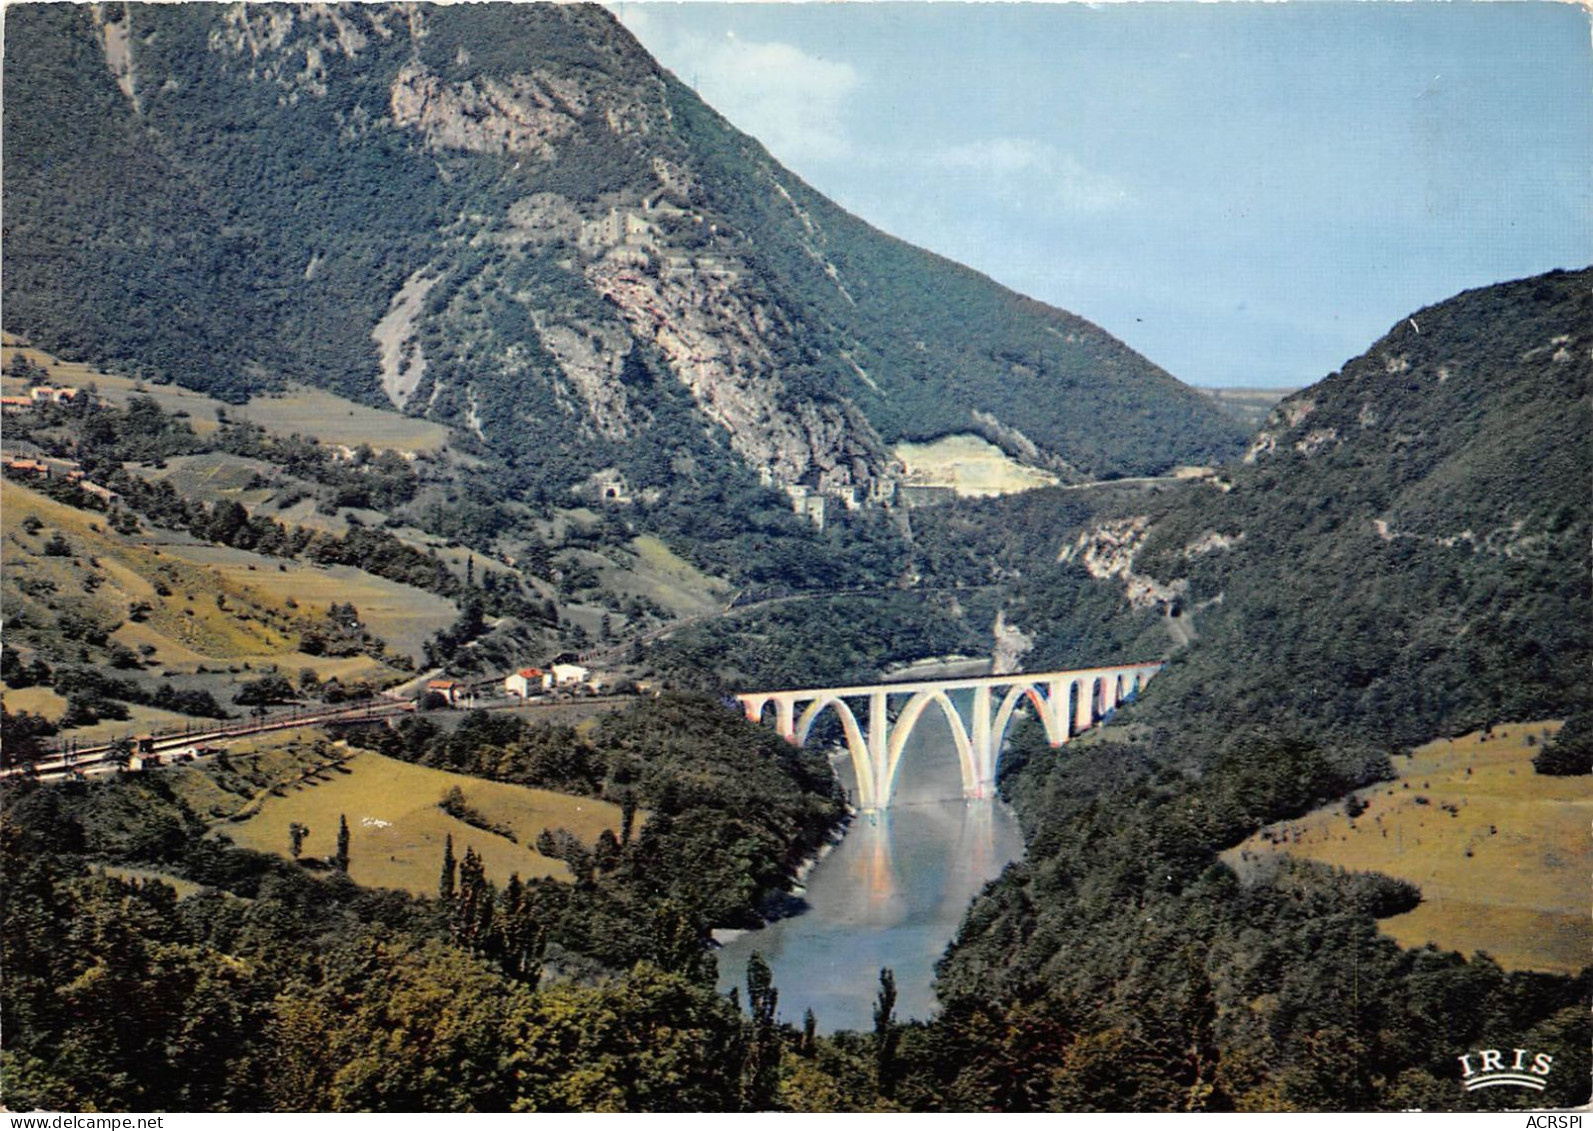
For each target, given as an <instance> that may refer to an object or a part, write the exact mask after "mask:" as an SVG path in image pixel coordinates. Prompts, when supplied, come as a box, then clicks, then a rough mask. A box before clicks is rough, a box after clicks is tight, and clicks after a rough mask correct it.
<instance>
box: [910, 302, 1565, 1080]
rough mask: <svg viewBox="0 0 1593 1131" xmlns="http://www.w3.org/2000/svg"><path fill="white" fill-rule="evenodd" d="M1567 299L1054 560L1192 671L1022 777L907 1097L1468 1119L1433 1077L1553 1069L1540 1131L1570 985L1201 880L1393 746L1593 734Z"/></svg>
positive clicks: (1307, 898) (1425, 317)
mask: <svg viewBox="0 0 1593 1131" xmlns="http://www.w3.org/2000/svg"><path fill="white" fill-rule="evenodd" d="M1590 283H1593V272H1589V271H1581V272H1577V273H1564V272H1556V273H1554V274H1551V275H1548V276H1543V277H1540V278H1536V279H1528V280H1524V281H1521V282H1515V283H1510V284H1505V285H1501V286H1496V287H1489V288H1484V289H1482V290H1478V291H1472V292H1468V293H1466V294H1462V295H1460V296H1458V297H1456V298H1454V299H1451V300H1449V301H1447V302H1444V303H1441V304H1439V305H1437V306H1434V307H1432V308H1430V309H1427V310H1423V311H1419V312H1417V313H1416V314H1415V315H1413V316H1412V317H1411V318H1409V319H1405V320H1402V321H1401V323H1400V324H1399V325H1398V326H1396V327H1395V328H1394V329H1393V330H1392V331H1391V332H1390V333H1389V334H1388V335H1387V336H1386V337H1384V338H1383V339H1382V340H1381V341H1379V342H1378V343H1377V344H1376V345H1374V346H1373V347H1372V349H1371V350H1369V351H1368V352H1367V353H1366V354H1365V355H1363V356H1362V357H1360V358H1358V359H1356V360H1355V361H1353V362H1351V363H1350V364H1349V365H1347V366H1346V367H1345V369H1344V371H1343V372H1342V373H1337V374H1334V375H1332V376H1331V377H1329V378H1328V379H1326V380H1325V381H1323V382H1321V383H1319V384H1318V385H1316V386H1313V387H1312V388H1309V389H1306V390H1303V391H1302V392H1300V393H1299V394H1296V395H1295V396H1293V397H1291V398H1290V399H1289V400H1287V401H1286V402H1284V403H1283V404H1282V405H1281V406H1280V407H1279V409H1278V410H1277V412H1276V413H1275V414H1274V416H1273V417H1272V419H1271V420H1270V421H1269V424H1268V426H1267V428H1266V429H1264V430H1263V431H1262V432H1261V433H1260V434H1259V435H1258V437H1257V441H1256V444H1255V445H1254V447H1253V449H1252V451H1251V453H1250V455H1249V456H1248V457H1247V458H1246V461H1245V462H1244V463H1241V464H1239V465H1236V466H1233V467H1230V468H1226V469H1224V472H1223V477H1222V478H1220V479H1219V480H1218V481H1217V482H1216V483H1214V484H1212V485H1208V486H1204V487H1200V488H1198V489H1196V490H1193V491H1191V492H1186V493H1184V494H1182V495H1181V496H1177V497H1174V498H1173V499H1172V501H1170V502H1165V503H1164V504H1163V505H1162V507H1161V509H1160V510H1159V512H1158V513H1157V514H1155V515H1133V514H1124V515H1123V516H1121V517H1120V518H1116V519H1111V520H1106V521H1103V522H1102V523H1100V524H1099V525H1098V526H1097V528H1096V529H1095V530H1094V531H1093V532H1089V531H1087V532H1086V533H1085V534H1083V535H1081V536H1080V538H1079V541H1078V543H1077V544H1075V546H1073V547H1070V550H1069V556H1070V557H1071V558H1072V559H1073V561H1074V562H1076V563H1078V566H1077V568H1078V569H1081V570H1082V569H1084V568H1086V564H1085V563H1088V568H1090V569H1093V570H1095V571H1096V572H1097V573H1100V574H1102V575H1106V576H1110V577H1112V578H1114V579H1115V580H1116V581H1117V582H1118V583H1119V584H1125V585H1127V584H1129V583H1131V582H1132V583H1137V584H1139V585H1140V586H1141V587H1142V589H1143V587H1144V586H1145V585H1147V584H1149V585H1150V586H1151V587H1152V588H1153V589H1154V590H1155V591H1157V592H1159V593H1160V594H1161V595H1162V596H1163V598H1164V599H1165V601H1166V602H1167V603H1168V604H1171V605H1175V606H1177V607H1178V608H1179V609H1180V611H1181V615H1182V616H1185V617H1188V616H1191V615H1192V616H1193V618H1194V622H1195V625H1196V628H1197V631H1198V634H1199V639H1198V640H1197V641H1196V642H1195V643H1194V644H1193V645H1191V646H1190V647H1189V648H1188V649H1187V650H1185V651H1184V652H1182V653H1181V654H1180V655H1178V656H1177V657H1176V658H1175V659H1174V661H1173V663H1172V664H1171V665H1170V666H1169V667H1168V668H1167V670H1166V671H1165V672H1164V673H1163V674H1162V675H1161V676H1160V678H1159V679H1158V680H1157V681H1156V682H1155V683H1154V684H1152V685H1151V688H1150V691H1149V693H1148V694H1147V695H1146V696H1145V698H1144V699H1143V700H1142V701H1141V702H1140V703H1139V704H1137V705H1135V706H1134V707H1133V708H1132V709H1130V710H1128V711H1125V712H1123V713H1122V715H1121V721H1122V722H1123V723H1125V724H1126V725H1127V726H1128V727H1129V728H1130V729H1129V730H1126V731H1118V732H1117V733H1118V735H1119V736H1120V737H1119V740H1117V741H1104V742H1096V743H1088V742H1085V743H1080V744H1078V745H1076V746H1070V747H1069V748H1068V750H1067V755H1066V756H1065V757H1060V758H1059V757H1056V756H1054V755H1053V754H1051V753H1050V752H1048V751H1046V750H1045V748H1044V745H1043V742H1038V743H1037V742H1035V736H1032V735H1031V736H1029V738H1027V739H1025V740H1023V741H1022V742H1021V743H1020V744H1019V749H1018V751H1017V756H1016V757H1015V758H1014V759H1013V765H1014V767H1017V766H1018V765H1020V764H1021V765H1022V769H1021V770H1020V771H1018V772H1017V773H1015V775H1013V777H1012V779H1011V780H1010V783H1009V784H1010V790H1011V793H1012V796H1013V798H1014V800H1015V803H1016V804H1017V805H1018V807H1019V811H1020V814H1021V815H1022V817H1023V820H1024V824H1025V828H1026V835H1027V837H1028V856H1027V858H1026V860H1025V861H1024V862H1023V864H1022V865H1020V866H1016V867H1014V868H1013V869H1010V870H1009V872H1008V874H1007V875H1006V876H1005V877H1004V879H1003V880H1002V881H1001V882H1000V883H998V884H997V885H995V886H994V887H993V888H992V889H991V890H990V892H989V893H987V895H986V896H985V897H983V898H982V899H980V900H979V901H978V902H977V903H976V904H975V906H974V908H973V909H972V911H971V912H970V915H969V918H968V920H967V921H966V924H965V927H964V930H963V932H962V935H961V937H960V939H959V941H958V943H957V944H955V946H954V947H953V950H952V952H951V953H950V955H949V957H948V959H947V960H946V962H945V965H944V967H943V976H942V982H941V992H942V995H943V997H944V998H945V999H946V1000H947V1003H948V1004H947V1012H946V1017H945V1019H944V1021H943V1022H942V1023H941V1024H940V1025H938V1026H936V1027H935V1030H936V1036H937V1039H938V1040H939V1041H942V1042H946V1044H943V1045H940V1046H937V1052H936V1054H935V1058H934V1063H935V1064H937V1065H939V1066H941V1067H940V1068H939V1070H938V1073H936V1074H932V1075H933V1076H934V1078H933V1082H932V1083H931V1082H929V1081H926V1082H925V1083H924V1085H923V1086H925V1087H926V1088H928V1089H930V1090H931V1091H933V1092H935V1093H936V1094H939V1095H942V1096H947V1095H949V1096H951V1097H954V1100H953V1102H954V1103H958V1104H968V1105H970V1106H984V1105H986V1104H990V1105H993V1106H1005V1107H1011V1106H1035V1107H1047V1106H1059V1107H1062V1108H1076V1107H1105V1108H1109V1109H1110V1108H1113V1107H1144V1108H1186V1107H1192V1108H1210V1107H1215V1108H1227V1107H1240V1108H1258V1109H1259V1108H1268V1109H1277V1108H1288V1107H1296V1108H1301V1109H1308V1110H1309V1109H1314V1108H1341V1107H1344V1108H1351V1109H1354V1108H1371V1107H1383V1108H1412V1107H1420V1108H1426V1109H1434V1108H1457V1107H1465V1106H1475V1105H1477V1104H1483V1105H1487V1104H1504V1105H1507V1106H1508V1105H1509V1104H1511V1103H1513V1102H1515V1100H1514V1098H1513V1097H1508V1096H1503V1097H1502V1096H1499V1095H1497V1094H1495V1095H1493V1096H1489V1097H1486V1098H1478V1097H1472V1096H1468V1095H1467V1094H1466V1093H1464V1092H1463V1091H1462V1090H1461V1089H1460V1087H1459V1084H1458V1080H1457V1077H1458V1073H1459V1068H1458V1067H1457V1061H1456V1059H1455V1058H1456V1056H1458V1055H1459V1053H1462V1052H1465V1051H1466V1050H1467V1049H1468V1048H1473V1047H1477V1048H1481V1047H1495V1046H1497V1047H1532V1048H1536V1047H1538V1046H1540V1045H1541V1046H1544V1047H1547V1046H1549V1045H1553V1046H1554V1048H1555V1049H1556V1051H1557V1053H1558V1054H1559V1059H1558V1060H1557V1064H1558V1065H1559V1067H1560V1068H1563V1069H1564V1075H1563V1076H1560V1077H1559V1078H1558V1079H1556V1080H1555V1081H1554V1082H1553V1083H1552V1084H1551V1085H1550V1092H1546V1093H1545V1095H1544V1099H1543V1102H1547V1103H1550V1104H1556V1105H1560V1104H1564V1105H1570V1104H1576V1103H1581V1102H1584V1101H1585V1100H1586V1098H1587V1073H1588V1061H1587V1050H1588V1047H1589V1043H1590V1041H1589V1036H1590V1034H1589V1029H1588V1014H1587V1006H1588V1000H1589V990H1590V983H1589V976H1590V975H1589V972H1588V971H1584V972H1583V975H1582V976H1581V977H1580V978H1577V979H1567V978H1558V977H1553V976H1550V975H1539V974H1528V973H1516V974H1506V973H1504V972H1502V971H1501V970H1500V969H1499V968H1498V967H1497V966H1496V965H1495V964H1494V963H1493V962H1492V961H1491V960H1489V959H1488V958H1486V957H1485V956H1476V957H1473V958H1472V959H1471V960H1469V961H1467V960H1464V959H1462V958H1461V956H1459V955H1453V954H1448V955H1446V954H1442V953H1439V952H1438V951H1436V950H1434V949H1432V948H1428V949H1426V950H1423V951H1416V952H1409V951H1401V950H1400V949H1399V948H1398V947H1396V946H1395V945H1394V944H1393V943H1392V942H1391V941H1389V940H1388V939H1386V938H1383V937H1380V936H1379V935H1378V934H1377V930H1376V926H1375V923H1374V921H1373V920H1374V916H1381V915H1387V914H1392V913H1394V912H1396V911H1399V910H1402V909H1404V908H1408V907H1409V906H1410V905H1411V902H1412V901H1413V900H1414V899H1415V898H1416V897H1417V896H1416V893H1415V891H1414V889H1411V888H1409V887H1408V886H1406V885H1403V884H1398V883H1395V882H1393V881H1389V880H1386V879H1383V878H1376V877H1359V878H1356V877H1347V876H1345V875H1343V874H1342V873H1339V874H1334V873H1332V872H1330V871H1327V870H1325V869H1321V868H1318V867H1316V866H1310V865H1305V864H1299V865H1294V866H1290V867H1287V868H1285V869H1283V870H1282V871H1280V872H1278V873H1277V874H1276V875H1274V876H1272V877H1271V878H1270V879H1262V880H1259V881H1255V882H1252V883H1249V884H1247V885H1241V884H1240V883H1239V882H1238V880H1237V879H1236V877H1235V876H1234V874H1233V873H1232V872H1230V871H1229V870H1228V869H1227V868H1226V867H1224V866H1222V865H1220V864H1219V863H1218V861H1217V855H1216V854H1217V852H1218V851H1219V850H1221V849H1222V848H1224V847H1227V846H1228V845H1231V844H1235V843H1237V842H1238V840H1239V839H1241V838H1242V837H1243V836H1244V835H1246V834H1247V833H1248V832H1250V831H1252V830H1253V829H1255V828H1257V827H1259V826H1260V825H1261V824H1263V823H1266V822H1268V821H1271V820H1274V819H1277V818H1280V817H1283V816H1288V815H1292V814H1297V813H1301V812H1303V811H1305V810H1306V809H1308V808H1309V807H1311V806H1312V805H1314V804H1317V803H1320V802H1322V801H1324V800H1327V799H1330V798H1333V797H1336V796H1339V795H1341V794H1343V793H1344V792H1346V791H1347V789H1348V788H1350V787H1351V786H1352V785H1353V784H1356V783H1360V782H1364V781H1367V780H1372V779H1374V778H1375V777H1376V776H1378V775H1379V774H1381V773H1384V772H1386V770H1385V768H1384V767H1385V765H1386V763H1385V762H1384V759H1385V758H1386V757H1387V756H1388V752H1390V751H1397V750H1399V749H1401V748H1402V747H1406V746H1408V745H1409V744H1412V743H1414V742H1416V741H1417V740H1420V739H1425V738H1429V737H1432V736H1434V735H1440V734H1455V733H1459V732H1461V731H1464V730H1467V729H1469V728H1472V727H1475V726H1478V725H1481V724H1483V723H1486V722H1489V721H1493V720H1520V719H1527V718H1545V717H1554V716H1560V717H1563V716H1565V715H1569V714H1573V713H1575V712H1578V711H1585V710H1586V709H1587V707H1588V699H1589V693H1588V685H1587V679H1588V673H1589V661H1590V659H1593V649H1590V642H1589V634H1590V631H1593V615H1590V614H1593V607H1590V604H1593V602H1590V595H1589V578H1590V563H1589V533H1590V531H1589V517H1590V516H1589V495H1588V487H1589V483H1590V478H1593V475H1590V473H1593V460H1590V450H1589V436H1590V434H1593V428H1590V424H1593V419H1590V406H1589V389H1590V382H1589V376H1590V373H1593V354H1590V349H1593V333H1590V329H1589V328H1590V326H1593V317H1590V315H1593V299H1590V291H1589V285H1590ZM1109 566H1110V567H1112V568H1108V567H1109ZM1113 569H1115V570H1116V572H1113ZM1125 739H1126V740H1125ZM992 997H994V998H995V999H996V1000H997V1001H998V1002H999V1003H1000V1004H999V1005H997V1006H995V1007H992V1006H991V1005H990V1001H991V999H992ZM992 1042H994V1043H995V1044H997V1045H999V1046H1000V1048H1001V1049H1002V1051H1003V1055H1004V1057H1005V1059H1004V1060H1003V1065H1004V1068H1005V1071H1004V1073H1002V1074H1000V1075H999V1077H998V1076H997V1075H992V1074H987V1073H983V1072H981V1071H980V1070H979V1069H978V1068H977V1067H973V1068H959V1069H956V1070H950V1071H948V1070H947V1069H946V1068H944V1065H945V1064H947V1063H957V1062H958V1060H957V1056H956V1055H954V1054H951V1053H948V1052H947V1044H949V1045H950V1046H952V1047H956V1046H959V1045H965V1046H966V1049H967V1052H968V1055H969V1060H968V1061H967V1062H966V1063H969V1064H974V1063H975V1062H976V1061H988V1059H989V1054H988V1049H989V1048H990V1046H991V1044H992ZM975 1050H978V1051H977V1054H976V1053H975ZM1557 1071H1558V1069H1557ZM1551 1093H1552V1095H1551Z"/></svg>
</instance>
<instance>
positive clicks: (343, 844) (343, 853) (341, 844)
mask: <svg viewBox="0 0 1593 1131" xmlns="http://www.w3.org/2000/svg"><path fill="white" fill-rule="evenodd" d="M332 863H333V864H335V865H336V866H337V870H338V871H339V872H347V871H348V817H347V816H346V815H345V814H343V813H339V814H338V815H337V856H335V857H334V858H333V860H332Z"/></svg>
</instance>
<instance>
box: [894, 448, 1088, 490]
mask: <svg viewBox="0 0 1593 1131" xmlns="http://www.w3.org/2000/svg"><path fill="white" fill-rule="evenodd" d="M895 455H896V458H897V459H899V460H901V461H902V463H903V464H905V465H906V467H907V477H908V482H909V483H911V484H913V485H915V486H927V487H954V488H956V491H957V494H959V495H963V496H973V497H976V498H983V497H986V496H990V495H1010V494H1013V493H1015V492H1018V491H1028V490H1031V489H1033V488H1035V487H1049V486H1052V485H1053V484H1055V483H1057V482H1058V480H1057V477H1056V476H1055V475H1052V474H1051V473H1050V472H1049V471H1041V470H1040V469H1039V468H1036V467H1027V466H1025V465H1023V464H1021V463H1019V462H1017V461H1016V460H1014V459H1013V458H1012V457H1011V456H1009V455H1007V453H1006V452H1004V451H1002V450H1001V449H1000V448H998V447H996V446H995V445H994V444H992V443H990V442H989V441H988V440H985V439H982V438H980V437H978V436H968V435H961V436H942V437H941V438H940V439H938V440H935V441H934V442H932V443H928V444H907V443H903V444H897V445H896V450H895Z"/></svg>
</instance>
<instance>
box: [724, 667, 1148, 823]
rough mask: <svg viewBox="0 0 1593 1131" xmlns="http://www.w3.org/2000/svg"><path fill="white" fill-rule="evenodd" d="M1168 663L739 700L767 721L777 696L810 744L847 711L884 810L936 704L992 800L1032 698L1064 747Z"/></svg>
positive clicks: (797, 736) (868, 788)
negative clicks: (965, 705) (896, 702)
mask: <svg viewBox="0 0 1593 1131" xmlns="http://www.w3.org/2000/svg"><path fill="white" fill-rule="evenodd" d="M1161 666H1162V665H1161V664H1159V663H1143V664H1129V665H1125V666H1123V667H1119V668H1089V669H1084V670H1080V671H1069V672H1041V673H1035V674H1014V675H1003V676H980V677H974V678H969V679H948V680H926V681H919V682H913V683H891V684H874V685H871V686H864V687H835V688H815V689H812V690H805V691H760V692H749V693H746V694H743V695H739V696H737V698H738V699H739V700H740V702H741V704H742V706H743V708H744V710H745V711H746V714H747V718H748V719H749V720H751V721H752V722H759V721H761V720H762V719H763V716H764V712H765V710H766V709H767V708H768V706H769V704H770V703H771V702H772V703H773V704H774V708H775V712H774V714H775V717H774V723H775V727H776V728H777V729H778V730H779V732H780V734H781V735H782V736H783V737H784V738H785V739H786V740H787V741H788V742H792V743H794V744H796V745H798V746H800V745H803V744H804V743H806V742H807V740H808V735H809V734H810V733H811V732H812V729H813V726H814V723H815V722H817V720H818V718H819V716H820V715H822V714H823V713H824V712H825V711H826V710H833V711H834V712H835V714H836V716H837V717H838V718H839V719H840V722H841V729H842V731H843V733H844V734H845V736H846V747H847V752H848V753H849V754H850V756H851V759H852V768H853V770H854V772H855V773H856V775H857V803H858V806H859V808H861V809H864V810H880V809H884V808H885V807H886V806H888V805H889V804H890V801H891V795H892V793H893V792H894V790H895V784H896V774H897V772H898V770H899V769H900V768H901V761H902V755H903V751H904V750H905V748H906V744H907V740H908V738H909V737H910V736H911V735H912V732H913V728H914V727H915V726H916V725H917V724H918V720H919V719H920V718H921V717H922V716H923V713H924V712H925V711H926V710H927V709H928V708H929V707H930V706H931V705H933V706H936V707H938V708H939V709H940V711H941V713H942V714H943V715H944V716H945V718H946V722H947V724H948V725H949V727H950V728H951V734H952V741H953V743H954V744H955V745H956V747H957V758H958V763H959V765H960V767H961V771H962V781H963V795H964V796H965V797H969V798H986V797H991V796H993V795H994V793H995V782H996V770H997V767H998V765H999V762H1000V759H1001V746H1002V743H1003V742H1004V740H1005V738H1006V733H1007V728H1008V726H1009V724H1010V723H1011V721H1012V716H1013V715H1014V714H1015V713H1016V712H1017V711H1018V710H1019V709H1020V708H1021V707H1022V705H1023V703H1024V702H1025V701H1027V702H1028V703H1029V704H1030V705H1031V706H1032V707H1033V708H1034V711H1035V714H1036V715H1037V717H1038V718H1039V721H1040V723H1041V725H1042V726H1044V727H1045V732H1046V739H1047V741H1048V742H1050V744H1051V746H1052V747H1053V748H1055V747H1060V746H1062V745H1063V744H1064V743H1066V742H1067V741H1068V739H1069V738H1070V737H1072V736H1073V735H1074V734H1079V733H1082V732H1084V731H1086V730H1089V729H1090V728H1091V727H1092V726H1094V725H1095V724H1096V723H1097V722H1098V721H1099V720H1101V719H1103V718H1105V717H1106V715H1107V714H1109V713H1110V712H1111V711H1112V710H1113V709H1115V708H1116V707H1117V705H1118V704H1119V703H1121V702H1124V701H1126V700H1128V699H1130V698H1132V697H1133V696H1134V695H1135V694H1137V693H1138V691H1139V689H1140V688H1141V687H1142V686H1143V685H1144V684H1145V683H1146V682H1148V681H1149V680H1150V678H1151V677H1152V676H1154V675H1155V674H1156V673H1157V672H1158V671H1160V670H1161ZM963 690H967V691H972V693H973V694H972V698H973V702H972V704H971V706H970V708H969V710H968V716H967V718H966V719H965V718H964V717H963V714H962V712H960V711H958V709H957V708H956V706H955V705H954V704H953V703H952V700H951V698H950V696H949V693H950V692H952V691H963ZM997 690H1003V695H1002V696H1001V698H1000V700H999V702H998V700H997V699H996V696H995V694H994V693H995V692H996V691H997ZM893 695H894V696H898V697H900V696H906V697H907V699H906V702H905V703H903V704H902V706H901V710H900V712H899V714H898V716H897V719H896V722H895V724H894V725H892V723H891V719H890V706H891V696H893ZM1075 695H1076V698H1075ZM849 700H850V701H852V702H855V703H858V705H859V707H861V703H862V702H863V701H866V702H867V704H868V725H867V729H866V731H865V729H864V727H863V726H862V725H860V724H859V722H858V718H857V715H856V713H855V712H854V710H853V708H852V706H851V705H850V704H849V702H848V701H849ZM799 709H800V714H798V711H799Z"/></svg>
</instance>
